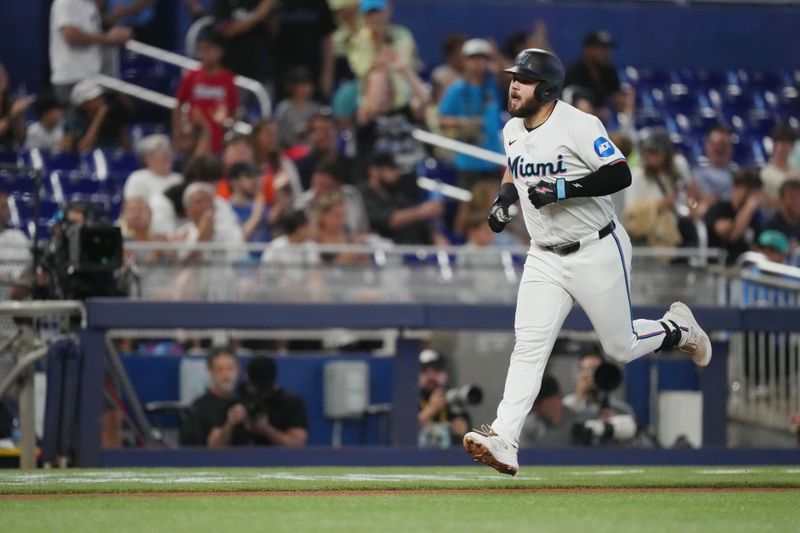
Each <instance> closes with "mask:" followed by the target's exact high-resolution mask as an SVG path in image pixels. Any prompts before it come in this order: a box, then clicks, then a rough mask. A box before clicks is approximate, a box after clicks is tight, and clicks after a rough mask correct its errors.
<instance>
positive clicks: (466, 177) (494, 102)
mask: <svg viewBox="0 0 800 533" xmlns="http://www.w3.org/2000/svg"><path fill="white" fill-rule="evenodd" d="M461 53H462V55H463V56H464V69H463V77H462V79H461V80H459V81H456V82H454V83H453V84H452V85H450V86H449V87H448V88H447V90H446V91H445V93H444V96H443V97H442V102H441V104H439V115H440V123H441V126H442V129H443V130H444V132H445V133H447V134H448V135H450V136H452V137H455V138H456V139H458V140H460V141H463V142H466V143H468V144H472V145H474V146H478V147H480V148H484V149H486V150H490V151H492V152H498V153H502V152H503V144H502V142H501V140H500V131H501V130H502V126H503V124H502V120H501V117H500V113H501V107H502V106H501V102H502V98H501V97H500V93H499V91H498V89H497V84H496V83H495V78H494V76H493V75H492V72H491V69H490V66H489V63H490V61H491V57H492V55H493V53H494V52H493V50H492V46H491V44H489V42H488V41H486V40H485V39H470V40H468V41H467V42H465V43H464V46H463V47H462V48H461ZM454 164H455V167H456V171H457V174H458V185H459V186H460V187H463V188H464V189H467V190H469V189H471V188H472V186H473V185H475V184H476V183H478V182H479V181H482V180H496V179H497V176H498V174H499V172H500V167H498V165H496V164H494V163H491V162H488V161H484V160H483V159H477V158H475V157H470V156H468V155H464V154H456V156H455V159H454Z"/></svg>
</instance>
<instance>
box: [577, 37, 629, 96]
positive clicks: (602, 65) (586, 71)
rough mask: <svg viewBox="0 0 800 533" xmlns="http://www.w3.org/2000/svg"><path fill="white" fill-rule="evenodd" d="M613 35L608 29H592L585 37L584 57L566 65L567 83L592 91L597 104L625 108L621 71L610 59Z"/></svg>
mask: <svg viewBox="0 0 800 533" xmlns="http://www.w3.org/2000/svg"><path fill="white" fill-rule="evenodd" d="M615 46H616V43H615V42H614V38H613V37H612V36H611V34H610V33H608V32H607V31H605V30H598V31H593V32H591V33H589V34H588V35H586V37H584V39H583V57H582V58H581V59H580V60H578V61H577V62H575V63H573V64H572V66H570V67H569V69H567V74H566V79H565V81H564V86H565V87H570V86H579V87H583V88H584V89H587V90H588V91H590V92H591V94H592V105H594V107H595V108H597V109H599V108H604V107H609V108H612V109H614V110H616V111H622V110H623V107H624V97H623V95H622V92H621V91H620V82H619V75H618V74H617V69H616V68H615V67H614V65H613V64H612V63H611V50H612V49H613V48H614V47H615Z"/></svg>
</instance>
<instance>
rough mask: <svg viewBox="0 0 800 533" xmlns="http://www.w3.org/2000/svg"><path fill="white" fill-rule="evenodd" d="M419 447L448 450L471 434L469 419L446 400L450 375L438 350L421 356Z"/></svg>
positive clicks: (429, 351)
mask: <svg viewBox="0 0 800 533" xmlns="http://www.w3.org/2000/svg"><path fill="white" fill-rule="evenodd" d="M419 364H420V371H419V413H418V414H417V423H418V425H419V438H418V442H419V446H420V447H421V448H447V447H450V446H452V445H453V444H454V443H460V442H461V439H462V438H464V435H465V434H466V433H467V431H469V428H470V420H469V415H468V414H467V412H466V411H464V410H463V409H458V408H456V407H454V406H452V405H449V404H448V402H447V399H446V396H445V393H446V392H447V387H448V384H449V381H450V374H449V373H448V371H447V367H446V366H445V363H444V358H443V357H442V356H441V354H439V353H438V352H435V351H434V350H422V352H420V354H419Z"/></svg>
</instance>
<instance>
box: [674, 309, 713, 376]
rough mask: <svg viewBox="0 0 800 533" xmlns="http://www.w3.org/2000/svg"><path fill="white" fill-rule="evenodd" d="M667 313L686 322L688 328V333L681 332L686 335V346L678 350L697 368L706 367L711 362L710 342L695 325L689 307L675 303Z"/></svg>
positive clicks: (695, 321) (697, 325)
mask: <svg viewBox="0 0 800 533" xmlns="http://www.w3.org/2000/svg"><path fill="white" fill-rule="evenodd" d="M669 311H670V313H672V314H674V315H677V316H678V317H680V318H681V319H682V321H683V322H686V324H687V326H688V328H689V331H688V332H683V334H684V335H688V337H687V340H686V344H684V345H683V346H680V347H679V348H678V349H679V350H681V351H683V352H686V353H688V354H689V355H690V356H691V357H692V361H694V363H695V364H696V365H697V366H708V364H709V363H710V362H711V340H710V339H709V338H708V335H707V334H706V332H705V331H703V328H701V327H700V324H698V323H697V320H696V319H695V318H694V315H693V314H692V311H691V309H689V306H687V305H686V304H685V303H683V302H675V303H673V304H672V305H671V306H670V308H669Z"/></svg>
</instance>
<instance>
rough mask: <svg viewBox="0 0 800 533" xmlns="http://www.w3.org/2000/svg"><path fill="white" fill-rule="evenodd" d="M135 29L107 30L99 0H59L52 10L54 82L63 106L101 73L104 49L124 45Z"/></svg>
mask: <svg viewBox="0 0 800 533" xmlns="http://www.w3.org/2000/svg"><path fill="white" fill-rule="evenodd" d="M130 38H131V30H130V29H129V28H125V27H123V26H113V27H112V28H110V29H109V30H108V31H103V29H102V28H101V26H100V13H99V11H98V9H97V2H95V0H55V1H54V2H53V5H52V7H51V9H50V82H51V83H52V84H53V92H54V94H55V96H56V99H57V100H58V101H59V103H60V104H61V105H63V106H67V105H69V103H70V100H71V94H72V88H73V87H75V84H76V83H78V82H79V81H81V80H85V79H88V78H91V77H93V76H96V75H98V74H100V70H101V66H102V50H101V48H103V47H114V46H118V45H121V44H124V43H125V42H126V41H127V40H128V39H130Z"/></svg>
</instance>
